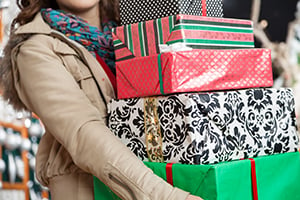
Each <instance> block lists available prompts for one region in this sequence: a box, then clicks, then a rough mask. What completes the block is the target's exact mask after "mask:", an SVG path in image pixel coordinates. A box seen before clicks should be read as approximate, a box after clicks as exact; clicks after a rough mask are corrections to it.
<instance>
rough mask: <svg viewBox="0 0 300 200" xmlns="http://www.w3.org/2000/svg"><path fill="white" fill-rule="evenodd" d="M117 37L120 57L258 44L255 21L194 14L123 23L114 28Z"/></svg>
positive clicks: (115, 43) (117, 49)
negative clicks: (253, 24) (255, 39)
mask: <svg viewBox="0 0 300 200" xmlns="http://www.w3.org/2000/svg"><path fill="white" fill-rule="evenodd" d="M113 40H114V48H115V55H116V60H117V61H122V60H127V59H131V58H136V57H142V56H151V55H155V54H159V53H162V51H165V50H164V49H165V48H167V49H168V47H170V48H171V47H172V49H176V50H181V49H182V48H184V49H186V48H188V49H232V48H253V47H254V37H253V26H252V21H250V20H241V19H229V18H216V17H203V16H193V15H175V16H169V17H164V18H160V19H156V20H151V21H145V22H140V23H136V24H129V25H124V26H119V27H117V28H115V29H113ZM178 43H179V44H181V45H179V47H177V46H178ZM176 44H177V46H176ZM174 45H175V47H177V48H175V47H174ZM161 48H162V49H161ZM167 51H168V50H167Z"/></svg>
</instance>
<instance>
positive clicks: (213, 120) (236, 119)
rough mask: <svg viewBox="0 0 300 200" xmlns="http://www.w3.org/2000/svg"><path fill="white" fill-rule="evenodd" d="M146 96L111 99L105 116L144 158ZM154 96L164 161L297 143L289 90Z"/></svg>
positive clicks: (205, 160) (226, 157)
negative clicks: (107, 113)
mask: <svg viewBox="0 0 300 200" xmlns="http://www.w3.org/2000/svg"><path fill="white" fill-rule="evenodd" d="M146 99H147V98H135V99H130V100H129V99H123V100H113V101H112V102H111V103H110V104H109V120H108V122H109V128H110V129H111V130H112V132H113V133H114V134H115V135H116V136H118V137H119V138H120V139H121V141H122V142H123V143H124V144H126V145H127V146H128V147H129V148H130V149H131V150H132V151H133V152H134V153H135V154H136V155H137V156H138V157H139V158H140V159H142V160H143V161H148V160H149V158H148V155H147V149H146V137H145V124H144V113H145V111H144V110H143V109H144V101H145V100H146ZM156 101H157V114H158V119H159V125H160V131H161V137H162V147H161V148H162V154H163V160H164V161H165V162H180V163H186V164H213V163H218V162H223V161H230V160H236V159H241V158H249V157H257V156H262V155H268V154H276V153H284V152H292V151H297V148H298V147H299V138H298V133H297V129H296V120H295V119H296V118H295V111H294V98H293V94H292V91H291V90H290V89H284V88H282V89H274V88H255V89H247V90H236V91H225V92H210V93H183V94H177V95H169V96H159V97H156ZM148 153H149V152H148Z"/></svg>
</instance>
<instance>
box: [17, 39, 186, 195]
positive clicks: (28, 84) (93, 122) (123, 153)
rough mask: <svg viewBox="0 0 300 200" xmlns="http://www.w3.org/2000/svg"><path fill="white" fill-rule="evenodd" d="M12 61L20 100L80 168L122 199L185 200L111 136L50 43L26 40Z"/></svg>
mask: <svg viewBox="0 0 300 200" xmlns="http://www.w3.org/2000/svg"><path fill="white" fill-rule="evenodd" d="M16 58H17V59H16V61H15V62H14V63H15V64H14V65H13V71H14V85H15V88H16V90H17V92H18V95H19V97H20V99H21V100H22V102H23V103H24V104H25V105H26V106H27V107H28V108H29V109H30V110H32V111H33V112H35V113H36V114H37V115H38V116H39V117H40V118H41V119H42V121H43V123H44V124H45V126H46V128H47V129H48V130H49V132H51V134H53V136H54V137H55V138H56V140H58V141H59V142H60V143H61V144H62V145H63V146H64V147H65V148H66V149H67V151H68V152H69V153H70V155H71V157H72V159H73V161H74V163H75V164H76V165H77V166H78V167H79V168H81V169H83V170H84V171H86V172H88V173H91V174H93V175H95V176H96V177H98V178H99V179H100V180H101V181H103V182H104V183H105V184H106V185H108V186H109V187H110V188H111V189H112V190H113V191H114V192H115V193H116V194H118V195H119V196H120V197H121V198H122V199H139V200H140V199H154V200H156V199H159V200H164V199H172V200H177V199H178V200H179V199H180V200H183V199H186V197H187V196H188V193H187V192H184V191H182V190H180V189H178V188H175V187H172V186H171V185H169V184H168V183H166V182H165V181H164V180H163V179H161V178H160V177H158V176H156V175H154V174H153V172H152V171H151V170H150V169H149V168H147V167H146V166H145V165H144V164H143V162H141V161H140V160H138V158H137V157H136V156H135V155H134V154H133V153H132V152H130V150H129V149H128V148H127V147H126V146H125V145H123V144H122V143H121V142H120V141H119V139H118V138H116V137H115V136H114V135H113V134H112V133H111V132H110V130H109V129H108V128H107V126H106V125H105V122H104V121H103V118H104V117H103V116H101V114H100V113H99V111H98V110H97V109H96V108H95V107H94V106H93V104H92V103H91V102H90V100H89V99H88V98H87V97H86V95H85V94H84V93H83V91H82V90H81V89H80V88H79V86H78V84H77V82H76V81H75V80H74V78H73V77H72V75H71V74H70V73H69V72H68V71H67V70H66V68H65V67H64V65H63V64H62V62H61V60H60V59H59V57H58V56H57V55H56V54H55V53H54V52H53V50H52V49H51V47H50V45H49V44H43V43H39V42H36V41H34V40H33V39H31V40H28V41H26V42H25V43H24V44H23V45H22V46H21V47H20V48H19V50H18V54H17V57H16Z"/></svg>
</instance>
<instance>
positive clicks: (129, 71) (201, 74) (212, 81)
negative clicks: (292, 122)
mask: <svg viewBox="0 0 300 200" xmlns="http://www.w3.org/2000/svg"><path fill="white" fill-rule="evenodd" d="M116 71H117V94H118V98H119V99H123V98H132V97H145V96H153V95H161V94H171V93H181V92H197V91H211V90H231V89H242V88H254V87H270V86H272V85H273V75H272V63H271V52H270V50H268V49H230V50H197V49H194V50H192V51H182V52H168V53H163V54H159V55H154V56H146V57H140V58H135V59H131V60H127V61H120V62H118V63H116Z"/></svg>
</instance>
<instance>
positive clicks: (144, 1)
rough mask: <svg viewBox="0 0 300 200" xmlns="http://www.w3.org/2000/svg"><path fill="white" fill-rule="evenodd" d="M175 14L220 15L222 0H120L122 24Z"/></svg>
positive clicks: (221, 13)
mask: <svg viewBox="0 0 300 200" xmlns="http://www.w3.org/2000/svg"><path fill="white" fill-rule="evenodd" d="M176 14H187V15H201V16H211V17H222V16H223V5H222V0H120V20H121V24H122V25H125V24H133V23H137V22H142V21H148V20H152V19H158V18H162V17H167V16H171V15H176Z"/></svg>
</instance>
